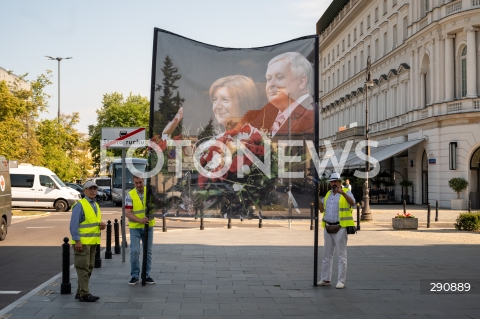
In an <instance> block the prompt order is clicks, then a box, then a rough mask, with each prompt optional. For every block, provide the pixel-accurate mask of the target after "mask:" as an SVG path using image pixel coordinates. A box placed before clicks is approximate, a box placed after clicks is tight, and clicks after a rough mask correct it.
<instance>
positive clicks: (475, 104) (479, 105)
mask: <svg viewBox="0 0 480 319" xmlns="http://www.w3.org/2000/svg"><path fill="white" fill-rule="evenodd" d="M478 1H480V0H478ZM473 109H474V110H480V100H476V101H473Z"/></svg>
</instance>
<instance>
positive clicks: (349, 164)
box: [326, 139, 424, 169]
mask: <svg viewBox="0 0 480 319" xmlns="http://www.w3.org/2000/svg"><path fill="white" fill-rule="evenodd" d="M423 141H424V139H419V140H412V141H408V142H403V143H398V144H392V145H385V146H380V147H372V146H370V156H371V157H373V158H375V159H376V160H377V161H378V162H381V161H384V160H386V159H388V158H390V157H393V156H395V155H398V154H400V153H402V152H404V151H405V150H407V149H409V148H411V147H413V146H415V145H417V144H419V143H421V142H423ZM364 151H365V149H364ZM365 153H366V152H365ZM340 155H341V154H338V156H337V160H338V161H339V160H340ZM364 166H365V160H364V159H361V158H359V157H358V156H357V154H355V150H354V149H353V150H351V151H350V153H349V154H348V157H347V160H346V162H345V165H344V166H343V168H344V169H349V168H360V167H364ZM326 168H327V169H332V168H333V164H332V161H331V160H330V161H329V162H328V165H327V167H326Z"/></svg>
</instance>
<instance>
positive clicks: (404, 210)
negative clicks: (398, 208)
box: [403, 200, 407, 214]
mask: <svg viewBox="0 0 480 319" xmlns="http://www.w3.org/2000/svg"><path fill="white" fill-rule="evenodd" d="M406 213H407V201H406V200H403V214H406Z"/></svg>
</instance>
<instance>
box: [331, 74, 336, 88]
mask: <svg viewBox="0 0 480 319" xmlns="http://www.w3.org/2000/svg"><path fill="white" fill-rule="evenodd" d="M332 80H333V81H332V82H333V83H332V88H335V72H333V75H332Z"/></svg>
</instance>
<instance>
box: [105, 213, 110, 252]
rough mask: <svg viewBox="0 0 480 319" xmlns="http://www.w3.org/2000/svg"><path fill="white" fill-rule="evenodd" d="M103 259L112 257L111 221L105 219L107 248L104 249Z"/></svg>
mask: <svg viewBox="0 0 480 319" xmlns="http://www.w3.org/2000/svg"><path fill="white" fill-rule="evenodd" d="M105 259H112V222H111V221H107V248H106V249H105Z"/></svg>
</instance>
